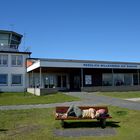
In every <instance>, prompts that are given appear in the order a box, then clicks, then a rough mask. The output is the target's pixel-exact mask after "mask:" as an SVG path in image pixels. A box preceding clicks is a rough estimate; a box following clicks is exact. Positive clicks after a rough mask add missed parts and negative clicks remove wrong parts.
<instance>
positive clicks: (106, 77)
mask: <svg viewBox="0 0 140 140" xmlns="http://www.w3.org/2000/svg"><path fill="white" fill-rule="evenodd" d="M103 86H112V74H103Z"/></svg>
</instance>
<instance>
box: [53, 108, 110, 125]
mask: <svg viewBox="0 0 140 140" xmlns="http://www.w3.org/2000/svg"><path fill="white" fill-rule="evenodd" d="M78 107H79V108H80V109H81V110H85V109H89V108H93V109H95V110H96V111H97V110H99V109H105V110H106V113H107V115H106V116H102V117H101V116H100V117H98V118H94V119H97V120H99V121H100V124H101V127H105V126H106V119H110V118H112V117H111V116H110V115H109V114H108V113H109V112H108V107H107V106H78ZM68 108H69V107H68V106H57V107H56V113H58V114H62V115H63V114H64V113H66V112H67V110H68ZM86 119H88V120H93V119H92V118H78V117H73V116H68V117H67V118H62V117H61V115H60V116H55V120H61V125H62V126H64V121H65V120H86Z"/></svg>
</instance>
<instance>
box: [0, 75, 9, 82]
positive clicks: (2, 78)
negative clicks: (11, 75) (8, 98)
mask: <svg viewBox="0 0 140 140" xmlns="http://www.w3.org/2000/svg"><path fill="white" fill-rule="evenodd" d="M0 85H8V75H7V74H0Z"/></svg>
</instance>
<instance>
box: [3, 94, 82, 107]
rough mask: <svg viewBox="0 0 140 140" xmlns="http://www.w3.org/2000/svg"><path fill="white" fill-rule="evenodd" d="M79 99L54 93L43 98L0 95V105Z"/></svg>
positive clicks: (22, 95) (29, 95)
mask: <svg viewBox="0 0 140 140" xmlns="http://www.w3.org/2000/svg"><path fill="white" fill-rule="evenodd" d="M76 100H80V99H79V98H76V97H72V96H68V95H65V94H63V93H55V94H50V95H45V96H34V95H32V94H30V93H25V95H24V93H1V94H0V105H19V104H48V103H59V102H67V101H76Z"/></svg>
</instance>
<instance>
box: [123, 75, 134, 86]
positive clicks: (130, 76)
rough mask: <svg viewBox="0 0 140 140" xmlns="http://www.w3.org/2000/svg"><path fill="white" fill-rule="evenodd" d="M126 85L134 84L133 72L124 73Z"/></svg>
mask: <svg viewBox="0 0 140 140" xmlns="http://www.w3.org/2000/svg"><path fill="white" fill-rule="evenodd" d="M124 85H132V74H124Z"/></svg>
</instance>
